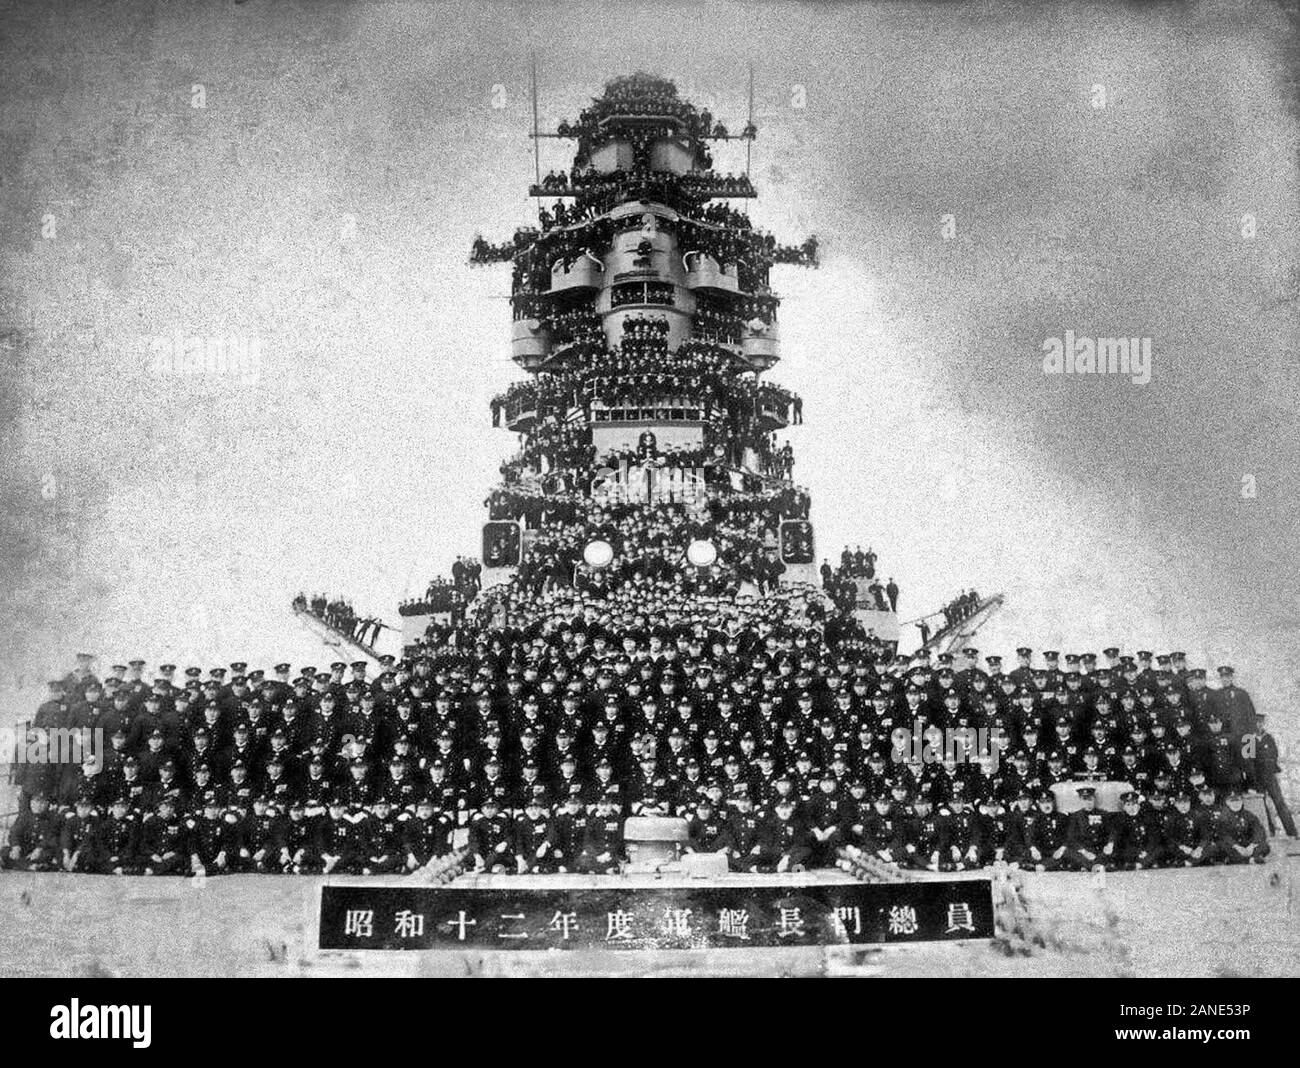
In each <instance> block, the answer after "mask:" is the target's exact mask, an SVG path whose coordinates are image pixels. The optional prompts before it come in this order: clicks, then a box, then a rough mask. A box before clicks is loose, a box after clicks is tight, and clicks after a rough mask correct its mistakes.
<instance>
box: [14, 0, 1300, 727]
mask: <svg viewBox="0 0 1300 1068" xmlns="http://www.w3.org/2000/svg"><path fill="white" fill-rule="evenodd" d="M615 13H616V14H615ZM4 20H5V23H6V25H5V29H6V31H7V32H6V33H5V34H4V35H3V37H4V40H3V44H0V108H2V111H0V115H2V116H3V122H2V124H0V125H2V127H3V135H4V142H3V160H0V167H2V168H3V184H2V185H0V226H2V227H3V233H2V234H0V238H2V239H3V242H4V244H3V270H2V272H0V287H2V289H0V298H2V299H3V303H0V320H2V321H3V325H4V328H5V329H6V331H7V333H6V335H5V336H6V339H7V340H6V344H7V352H6V354H5V355H6V361H5V363H4V365H3V372H2V373H3V375H4V376H5V378H4V382H3V386H4V389H3V392H2V395H3V401H0V403H3V405H4V410H3V437H2V438H0V443H2V444H0V449H2V451H3V457H4V460H5V462H4V464H3V473H0V492H2V494H3V500H2V503H3V513H4V514H3V522H4V524H5V531H4V532H5V534H6V537H5V547H4V553H5V555H4V557H3V568H4V586H5V595H6V600H7V601H8V602H9V603H10V610H9V611H7V612H6V613H4V619H3V623H0V627H3V628H4V630H3V633H0V641H3V642H4V647H5V649H6V652H7V654H8V656H9V659H10V666H9V671H10V672H11V673H12V672H35V673H44V672H48V671H50V670H52V669H53V668H55V667H56V666H61V665H64V664H65V663H66V662H67V661H68V660H69V658H70V657H71V654H72V653H73V652H74V651H75V650H76V649H78V648H80V647H81V646H89V647H90V648H91V649H93V650H94V651H96V652H98V653H100V654H101V655H102V656H103V657H104V658H106V660H110V662H111V659H116V658H118V657H122V658H125V657H126V656H128V655H129V654H135V653H138V654H139V655H141V656H144V657H146V658H148V659H149V660H150V661H151V662H156V661H158V660H159V659H161V658H164V657H166V658H170V659H179V660H180V661H181V662H182V663H185V662H189V661H190V660H191V659H197V660H200V661H201V662H204V663H208V662H216V661H229V660H233V659H248V660H254V661H269V659H270V658H272V657H278V656H280V655H283V656H285V657H287V658H290V659H293V660H294V662H295V663H301V662H302V661H303V660H304V658H307V657H313V658H315V659H317V660H319V658H320V657H321V656H322V655H323V654H322V653H321V652H320V648H319V646H318V645H316V644H315V643H314V641H313V640H312V639H310V638H308V637H307V636H306V635H305V634H303V633H302V632H301V631H298V630H296V629H295V627H294V625H293V623H292V620H291V618H290V615H289V611H288V607H287V602H288V600H289V598H290V597H291V596H292V595H293V594H294V593H295V592H296V591H297V590H298V589H300V588H301V589H304V590H307V591H309V592H310V591H314V590H322V591H327V592H330V593H345V594H347V595H349V596H350V597H351V598H352V599H353V601H354V602H355V603H356V605H357V607H358V608H359V609H360V610H361V611H363V612H371V611H373V612H376V613H382V614H383V615H385V616H386V617H388V618H390V619H392V620H393V621H394V622H396V612H395V604H396V601H397V600H398V599H399V598H400V597H401V596H402V595H403V593H404V592H406V591H407V590H408V589H415V588H418V587H421V586H422V585H423V583H424V581H425V579H426V578H427V576H428V575H430V574H431V573H433V572H435V571H446V569H447V567H448V565H449V564H450V561H451V559H452V557H453V556H454V555H455V554H456V553H458V552H476V551H477V541H478V529H479V525H480V524H481V522H482V520H483V517H484V513H483V510H482V508H481V507H480V505H481V502H482V500H483V498H484V497H485V496H486V494H487V492H488V491H489V489H490V488H491V485H492V483H493V481H494V479H495V478H496V468H497V465H498V464H499V463H500V460H501V459H502V457H504V456H505V455H506V454H507V453H508V452H510V451H511V450H512V448H513V447H514V442H513V440H512V438H511V436H510V435H509V434H508V433H506V432H505V431H502V430H498V431H493V430H492V429H491V427H490V419H489V415H488V408H487V401H488V398H489V397H490V395H491V394H492V393H493V392H495V391H496V390H498V389H500V388H502V387H503V386H504V385H505V384H506V383H507V382H509V381H510V380H511V378H512V377H514V376H515V375H516V373H517V372H516V369H515V368H514V366H513V365H512V364H511V363H510V362H509V359H508V354H509V350H508V336H509V335H508V320H509V313H508V306H507V304H506V302H505V300H504V298H505V296H506V295H507V293H508V290H509V269H508V267H504V266H502V267H498V268H490V269H471V268H469V267H468V266H467V265H466V255H467V250H468V247H469V244H470V242H471V240H472V239H473V237H474V235H475V234H476V233H482V234H483V235H484V236H486V237H487V238H489V239H490V240H499V239H504V238H506V237H508V236H509V234H510V233H511V232H512V231H513V229H514V228H515V226H517V225H519V224H521V223H525V222H527V221H529V219H530V218H534V217H535V216H534V215H533V211H534V208H533V206H532V205H531V204H530V202H529V201H528V199H527V196H526V191H527V183H528V181H529V180H530V177H531V173H532V158H531V145H530V142H529V140H528V138H527V137H526V136H525V135H526V133H527V131H528V130H529V128H530V125H531V107H530V104H529V100H528V66H529V55H530V53H532V52H534V51H535V52H536V54H537V56H538V62H539V66H540V73H541V84H542V99H541V114H542V124H543V126H544V127H551V126H553V125H554V123H555V122H557V121H558V120H559V119H561V118H565V117H568V118H573V117H576V114H577V112H578V111H579V110H580V108H581V107H582V105H583V104H584V103H585V102H586V101H587V100H588V98H589V97H590V96H592V95H593V94H596V93H598V92H599V91H600V88H601V85H602V84H603V82H604V81H605V80H606V79H607V78H609V77H612V76H615V75H618V74H623V73H627V72H629V71H632V70H635V69H645V70H649V71H652V72H655V73H659V74H662V75H665V76H669V77H672V78H675V79H676V80H677V81H678V84H679V86H680V87H681V89H682V91H683V93H684V95H687V96H690V97H691V98H693V99H695V100H696V101H697V102H699V103H704V104H708V105H709V106H710V107H711V108H712V110H713V111H714V112H715V113H716V114H718V115H719V116H720V117H721V118H722V119H723V120H724V121H727V122H729V123H731V124H732V125H734V126H736V127H739V126H740V125H742V124H743V122H744V119H745V107H746V100H745V96H746V84H745V83H746V74H745V71H746V65H747V63H749V62H751V61H752V62H753V63H754V66H755V72H756V73H755V85H756V94H755V95H756V103H755V110H756V115H755V119H756V121H757V123H758V125H759V128H760V134H759V139H758V141H757V143H756V144H755V146H754V162H753V176H754V180H755V184H756V185H757V187H758V189H759V192H760V198H759V200H758V201H757V202H756V203H753V204H752V205H751V207H750V211H751V214H752V216H753V218H754V220H755V222H756V224H757V225H759V226H761V227H763V228H766V229H769V230H771V231H773V232H774V233H776V234H777V235H778V237H779V238H781V239H782V240H789V241H798V240H801V239H802V238H803V237H804V236H806V235H807V234H809V233H814V232H815V233H816V234H818V235H819V237H820V238H821V239H822V241H823V246H824V249H825V263H824V265H823V266H822V268H821V269H820V270H816V271H803V270H799V269H796V268H791V267H781V268H777V269H776V271H775V272H774V285H775V287H776V288H777V289H778V291H779V292H780V293H781V294H782V295H783V297H784V298H785V302H784V304H783V305H782V308H781V313H780V314H781V322H782V331H783V354H784V360H783V362H782V363H781V364H780V365H778V367H777V368H776V369H775V371H774V374H773V377H774V378H775V379H776V380H777V381H779V382H781V383H783V384H785V385H787V386H789V387H790V388H792V389H794V390H796V391H798V392H800V393H801V394H802V395H803V396H804V398H805V417H806V419H807V423H806V425H805V426H803V427H800V428H798V429H797V430H795V431H792V433H791V439H792V441H793V443H794V446H795V449H796V458H797V462H796V466H795V474H796V478H797V480H798V481H800V482H802V483H804V484H807V485H808V486H810V488H811V490H812V492H813V499H814V511H813V519H814V522H815V524H816V528H817V535H818V539H819V548H820V549H821V550H822V553H823V555H829V554H833V553H837V552H838V550H839V548H840V547H841V546H842V545H843V544H844V543H845V542H846V541H848V542H850V543H861V544H863V545H864V546H865V545H866V544H868V543H870V544H872V545H873V546H874V547H875V549H876V550H877V552H878V553H879V554H880V562H881V566H882V567H883V569H884V572H885V574H886V575H892V576H893V577H895V578H896V579H897V581H898V582H899V584H900V585H901V587H902V590H903V595H902V605H901V607H902V611H903V614H904V617H905V618H910V617H911V616H912V615H914V614H919V613H920V612H922V611H928V610H931V609H933V608H935V607H938V605H939V604H940V603H941V602H942V600H944V599H945V598H947V597H950V596H952V595H953V594H955V593H957V592H958V590H959V589H961V588H962V587H965V586H970V585H972V584H973V585H975V586H977V587H978V588H979V589H980V590H982V591H992V590H1000V591H1002V592H1005V593H1006V595H1007V597H1008V608H1007V610H1006V611H1005V612H1004V613H1003V614H1002V615H1001V616H1000V617H999V618H998V619H997V620H996V621H995V622H994V623H993V624H991V625H990V627H989V628H988V630H987V632H986V635H984V636H982V640H981V642H980V644H981V645H982V646H984V648H985V651H992V650H993V649H995V648H996V649H998V650H1000V651H1002V652H1009V651H1010V650H1011V649H1012V648H1013V647H1014V646H1015V645H1017V644H1020V643H1021V642H1022V641H1023V642H1026V643H1028V644H1030V645H1034V646H1035V647H1038V648H1044V647H1047V646H1056V647H1058V648H1065V649H1067V650H1068V649H1071V648H1080V649H1083V648H1092V649H1098V648H1101V647H1102V646H1105V645H1107V644H1109V643H1110V642H1111V641H1112V640H1113V641H1115V642H1117V643H1118V644H1121V645H1124V646H1125V647H1126V648H1129V649H1134V648H1136V647H1138V646H1139V645H1149V646H1151V647H1153V648H1157V649H1160V648H1171V647H1181V648H1184V649H1186V650H1187V651H1188V652H1189V653H1190V654H1191V656H1192V658H1193V661H1194V662H1200V663H1208V664H1209V665H1210V666H1213V665H1214V664H1216V663H1218V662H1220V661H1222V660H1223V659H1230V660H1231V661H1233V662H1234V663H1236V664H1237V666H1238V668H1239V671H1241V673H1242V678H1241V681H1242V682H1243V683H1244V684H1245V685H1246V686H1247V687H1248V688H1250V689H1252V690H1254V691H1255V692H1257V693H1258V694H1260V695H1261V696H1263V697H1264V699H1265V701H1266V704H1267V705H1268V707H1269V708H1270V710H1271V711H1274V712H1276V713H1279V714H1281V715H1282V716H1284V717H1292V723H1294V717H1295V716H1296V712H1295V707H1296V704H1295V699H1296V697H1297V696H1300V695H1298V694H1297V677H1296V671H1295V668H1294V663H1295V654H1296V653H1297V651H1300V650H1298V649H1297V644H1298V643H1297V638H1298V636H1300V608H1297V594H1298V593H1300V580H1298V579H1297V567H1296V564H1295V561H1296V559H1297V556H1298V554H1300V537H1298V536H1297V522H1296V517H1297V511H1296V500H1297V497H1296V493H1297V489H1298V488H1300V486H1298V485H1297V483H1298V482H1300V475H1298V474H1297V473H1298V472H1300V435H1298V433H1297V428H1296V415H1295V411H1296V405H1297V402H1300V382H1298V372H1297V346H1296V340H1297V315H1298V314H1300V298H1298V296H1297V293H1298V288H1297V285H1298V283H1297V278H1296V267H1295V249H1296V247H1297V236H1298V235H1297V219H1296V207H1295V205H1296V202H1297V197H1296V193H1297V189H1296V162H1295V161H1296V122H1295V108H1294V100H1295V93H1294V89H1293V88H1290V87H1288V86H1287V85H1286V84H1284V81H1283V73H1282V72H1283V71H1284V67H1285V63H1286V62H1287V61H1288V57H1292V58H1293V57H1294V56H1295V54H1296V53H1295V49H1294V37H1293V33H1294V31H1291V30H1288V27H1287V25H1286V20H1285V18H1284V15H1283V14H1282V13H1281V12H1280V11H1279V10H1278V8H1277V7H1276V5H1274V4H1271V3H1262V2H1261V3H1241V2H1237V0H1233V2H1224V3H1220V4H1200V5H1173V4H1170V5H1160V6H1158V7H1152V6H1148V5H1143V6H1141V7H1140V8H1139V5H1132V6H1131V7H1130V6H1122V5H1118V4H1106V5H1101V4H1099V5H1077V6H1067V5H1043V6H1042V7H1041V9H1040V8H1038V7H1033V6H1029V5H1027V7H1026V9H1025V10H1021V9H1019V8H1018V7H1016V6H1012V5H1001V4H985V5H979V4H970V5H961V4H932V5H911V4H901V3H900V4H885V5H857V4H806V5H800V4H780V5H770V6H768V5H763V4H754V3H745V4H726V3H717V4H707V5H700V4H696V3H681V4H671V3H660V4H651V3H639V4H635V5H634V4H630V3H627V4H618V5H611V4H608V3H589V4H588V3H574V4H564V3H558V4H547V5H522V4H521V5H517V6H516V5H509V4H489V3H464V4H456V5H451V4H440V3H434V2H421V3H393V2H385V3H370V4H365V3H354V4H345V3H339V2H332V0H311V2H310V3H306V2H303V3H299V4H296V5H294V4H288V3H283V2H280V3H275V4H271V3H265V2H260V0H250V2H249V3H246V4H243V5H235V4H231V3H225V2H215V0H214V2H208V3H204V2H198V0H195V2H191V3H158V4H145V3H127V4H121V5H117V6H114V7H112V8H106V7H103V6H96V7H95V8H93V9H92V8H90V7H89V6H81V5H47V4H25V5H19V6H18V10H16V11H13V10H7V12H6V14H5V15H4ZM496 86H501V87H503V90H504V96H502V91H501V90H494V87H496ZM797 87H802V91H801V90H800V89H798V88H797ZM1102 93H1104V104H1105V106H1104V107H1098V106H1096V105H1097V104H1098V103H1099V102H1102V100H1103V98H1102V96H1101V95H1099V94H1102ZM801 99H802V101H803V102H804V103H805V105H806V106H804V107H802V108H799V107H796V106H795V104H796V103H799V102H800V100H801ZM494 101H495V102H496V103H498V104H501V103H504V106H503V107H494V106H493V105H494ZM195 103H202V104H203V105H204V106H203V107H195V106H193V105H194V104H195ZM570 147H571V146H568V145H567V143H564V142H547V143H546V144H545V146H544V158H543V160H542V168H543V171H545V170H547V169H549V168H550V167H552V166H556V167H558V166H561V165H563V164H564V163H565V159H564V158H563V156H562V154H561V153H562V152H563V150H564V149H565V148H570ZM719 155H720V157H721V159H720V164H721V166H723V167H733V166H739V167H743V165H744V163H743V150H740V149H734V150H733V151H732V152H731V153H730V154H729V155H728V154H726V153H719ZM1247 215H1249V216H1251V217H1253V219H1254V235H1255V236H1254V237H1252V238H1248V237H1244V236H1243V225H1244V224H1243V217H1245V216H1247ZM944 216H952V220H951V221H952V224H953V226H955V234H953V235H952V236H951V238H950V239H945V236H944V229H943V226H944ZM1067 330H1070V331H1073V332H1074V333H1075V334H1076V335H1079V336H1089V337H1107V336H1137V337H1145V338H1149V339H1150V341H1151V347H1152V353H1153V359H1152V372H1151V381H1150V383H1149V384H1146V385H1136V384H1134V383H1133V382H1132V381H1131V380H1130V379H1128V378H1124V377H1118V376H1116V377H1109V376H1106V377H1101V376H1092V377H1079V376H1057V377H1049V376H1045V375H1044V374H1043V369H1042V359H1043V355H1042V344H1043V342H1044V340H1045V339H1047V338H1051V337H1058V336H1063V335H1064V333H1065V331H1067ZM177 332H179V333H181V334H182V335H202V336H220V337H226V336H234V337H237V338H244V339H255V340H256V341H257V342H258V343H259V344H260V347H261V348H260V352H261V369H260V376H259V378H258V380H257V381H256V382H255V383H253V382H241V381H240V379H239V378H238V377H237V376H235V377H229V376H227V377H221V376H200V377H194V376H175V375H166V374H162V373H160V372H159V370H158V368H157V367H156V366H154V363H155V360H154V353H155V352H156V348H155V349H151V345H156V341H155V339H157V338H170V337H173V336H174V335H176V334H177ZM1245 476H1253V478H1254V484H1255V489H1256V495H1255V497H1254V498H1253V499H1243V496H1242V489H1243V478H1244V477H1245ZM74 524H75V525H74Z"/></svg>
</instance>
